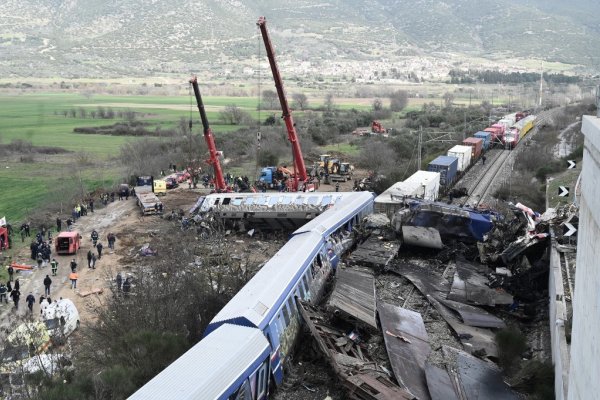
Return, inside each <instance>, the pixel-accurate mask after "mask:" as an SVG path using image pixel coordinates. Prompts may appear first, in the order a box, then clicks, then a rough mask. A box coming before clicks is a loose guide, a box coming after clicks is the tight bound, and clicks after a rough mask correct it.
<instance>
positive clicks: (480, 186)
mask: <svg viewBox="0 0 600 400" xmlns="http://www.w3.org/2000/svg"><path fill="white" fill-rule="evenodd" d="M509 155H510V150H502V151H501V152H499V153H497V156H496V157H495V158H494V160H493V161H492V163H491V164H490V166H489V167H488V169H487V170H486V171H485V173H483V174H482V175H481V176H480V177H479V179H477V180H476V181H475V183H474V184H473V185H471V187H470V188H469V196H468V197H467V199H466V200H465V201H464V203H463V205H467V204H469V205H471V206H478V205H479V203H480V202H481V201H482V200H483V198H484V197H485V196H486V195H487V194H488V192H489V191H490V188H491V186H492V183H493V182H494V180H495V178H496V174H497V173H498V171H500V169H501V168H502V166H504V163H505V162H506V160H507V159H508V156H509Z"/></svg>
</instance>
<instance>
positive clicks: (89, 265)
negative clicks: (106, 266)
mask: <svg viewBox="0 0 600 400" xmlns="http://www.w3.org/2000/svg"><path fill="white" fill-rule="evenodd" d="M87 261H88V268H92V250H88V252H87Z"/></svg>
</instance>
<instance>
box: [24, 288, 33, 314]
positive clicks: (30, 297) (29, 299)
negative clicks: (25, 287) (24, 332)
mask: <svg viewBox="0 0 600 400" xmlns="http://www.w3.org/2000/svg"><path fill="white" fill-rule="evenodd" d="M25 301H26V302H27V308H29V312H33V305H34V304H35V297H33V293H32V292H29V295H28V296H27V297H26V298H25Z"/></svg>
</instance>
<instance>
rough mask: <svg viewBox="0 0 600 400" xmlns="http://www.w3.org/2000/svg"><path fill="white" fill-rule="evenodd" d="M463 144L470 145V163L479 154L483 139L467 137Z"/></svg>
mask: <svg viewBox="0 0 600 400" xmlns="http://www.w3.org/2000/svg"><path fill="white" fill-rule="evenodd" d="M463 144H464V145H465V146H471V147H472V150H471V164H473V163H474V162H475V161H476V160H477V159H478V158H479V156H481V149H482V148H483V139H481V138H474V137H469V138H466V139H465V140H463Z"/></svg>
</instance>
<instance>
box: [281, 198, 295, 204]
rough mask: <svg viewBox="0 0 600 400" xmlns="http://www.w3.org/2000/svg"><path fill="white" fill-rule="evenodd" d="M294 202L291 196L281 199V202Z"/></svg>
mask: <svg viewBox="0 0 600 400" xmlns="http://www.w3.org/2000/svg"><path fill="white" fill-rule="evenodd" d="M291 203H292V198H291V197H290V196H283V199H281V204H291Z"/></svg>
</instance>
